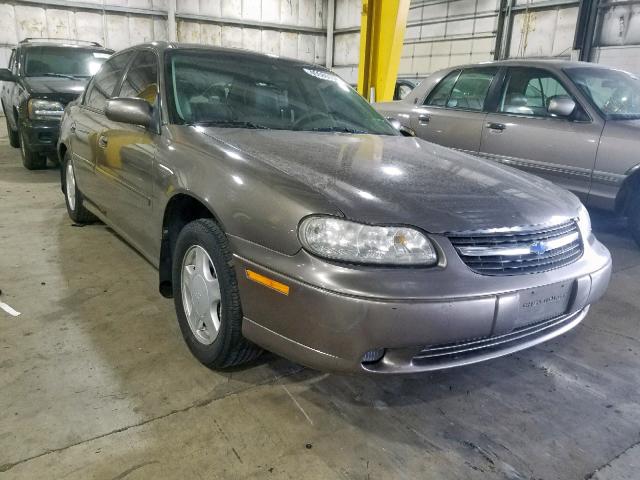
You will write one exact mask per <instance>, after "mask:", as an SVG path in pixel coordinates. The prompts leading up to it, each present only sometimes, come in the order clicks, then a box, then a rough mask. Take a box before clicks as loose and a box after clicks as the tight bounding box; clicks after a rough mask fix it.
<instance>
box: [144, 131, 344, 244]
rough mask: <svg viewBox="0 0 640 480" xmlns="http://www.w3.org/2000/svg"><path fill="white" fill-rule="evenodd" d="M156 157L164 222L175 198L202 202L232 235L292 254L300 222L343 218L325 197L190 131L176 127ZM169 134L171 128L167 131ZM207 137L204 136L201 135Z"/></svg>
mask: <svg viewBox="0 0 640 480" xmlns="http://www.w3.org/2000/svg"><path fill="white" fill-rule="evenodd" d="M171 127H172V128H173V127H175V128H174V129H173V131H171V133H170V134H167V135H165V134H163V135H161V138H163V141H162V142H160V143H161V144H160V145H159V149H158V155H157V157H156V158H157V162H158V163H157V182H156V185H155V188H154V191H155V192H157V205H158V212H157V213H158V215H159V222H160V224H162V217H163V216H164V210H165V208H166V206H167V204H168V203H169V201H170V199H171V198H172V197H173V196H174V195H176V194H184V195H188V196H191V197H193V198H196V199H198V200H199V201H200V202H201V203H202V204H203V205H205V206H206V207H207V209H208V210H209V211H210V212H212V213H213V215H214V216H215V217H216V219H217V220H218V221H219V222H220V224H221V225H222V227H223V229H224V231H225V232H226V233H228V234H230V235H234V236H236V237H240V238H242V239H245V240H248V241H250V242H253V243H256V244H258V245H261V246H264V247H266V248H269V249H271V250H274V251H277V252H280V253H284V254H287V255H293V254H295V253H296V252H298V251H299V250H300V248H301V245H300V242H299V240H298V223H299V222H300V220H301V219H302V218H304V217H305V216H307V215H309V214H312V213H324V214H328V215H341V212H340V211H339V209H337V208H336V207H335V206H333V205H332V204H331V203H330V202H328V201H327V200H326V199H325V198H324V197H323V196H322V195H321V194H319V193H317V192H315V191H313V190H311V189H310V188H308V187H307V186H305V185H302V184H300V183H299V182H298V181H296V180H294V179H292V178H290V177H288V176H287V175H285V174H283V173H282V172H279V171H277V170H275V169H273V168H272V167H269V166H268V165H266V164H265V163H263V162H261V161H259V160H258V159H255V158H253V157H251V156H249V155H247V154H245V153H242V152H238V151H233V150H230V149H229V147H228V146H226V145H225V144H222V143H220V142H218V141H216V140H215V139H212V138H210V137H206V138H198V137H197V136H193V135H192V134H191V132H189V131H188V129H189V127H181V126H171ZM167 130H168V129H167ZM200 137H204V136H200Z"/></svg>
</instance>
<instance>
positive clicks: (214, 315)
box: [181, 245, 221, 345]
mask: <svg viewBox="0 0 640 480" xmlns="http://www.w3.org/2000/svg"><path fill="white" fill-rule="evenodd" d="M181 277H182V278H181V286H182V305H183V306H184V313H185V315H186V317H187V321H188V323H189V327H190V328H191V332H192V333H193V335H194V336H195V337H196V339H197V340H198V342H200V343H202V344H204V345H211V344H212V343H213V342H214V340H215V339H216V337H217V336H218V332H219V330H220V311H221V308H220V302H221V293H220V284H219V282H218V276H217V274H216V269H215V267H214V266H213V262H212V261H211V257H209V254H208V253H207V251H206V250H205V249H204V248H202V247H201V246H199V245H193V246H191V247H189V249H188V250H187V252H186V253H185V254H184V258H183V260H182V270H181Z"/></svg>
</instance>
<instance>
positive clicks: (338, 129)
mask: <svg viewBox="0 0 640 480" xmlns="http://www.w3.org/2000/svg"><path fill="white" fill-rule="evenodd" d="M309 131H310V132H341V133H369V132H367V131H365V130H357V129H355V128H349V127H318V128H312V129H310V130H309Z"/></svg>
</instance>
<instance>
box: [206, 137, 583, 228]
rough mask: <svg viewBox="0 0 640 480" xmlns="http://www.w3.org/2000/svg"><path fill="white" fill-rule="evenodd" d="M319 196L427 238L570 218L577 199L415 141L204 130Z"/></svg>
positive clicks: (364, 218)
mask: <svg viewBox="0 0 640 480" xmlns="http://www.w3.org/2000/svg"><path fill="white" fill-rule="evenodd" d="M202 132H203V133H205V134H206V135H208V136H211V137H214V138H216V139H217V140H222V141H224V142H225V143H227V144H229V145H232V146H234V147H235V148H237V149H239V150H241V151H242V152H244V153H245V154H248V155H250V156H251V157H254V158H255V159H256V160H257V161H261V162H264V163H267V164H268V165H270V166H271V167H273V168H275V169H277V170H279V171H281V172H282V173H284V174H286V175H287V176H289V177H293V178H294V179H296V180H297V181H299V182H301V183H303V184H305V185H306V186H308V187H309V188H311V189H314V190H315V191H317V192H320V193H321V194H322V195H324V196H325V197H326V198H327V200H328V201H330V202H331V203H332V204H334V205H336V206H337V207H338V208H339V209H340V210H341V211H342V212H343V213H344V215H345V216H346V217H347V218H350V219H352V220H356V221H361V222H366V223H374V224H375V223H379V224H407V225H415V226H417V227H420V228H423V229H425V230H426V231H429V232H431V233H444V232H453V231H464V230H478V229H490V228H500V227H512V226H525V225H539V224H544V223H549V222H556V221H558V222H559V221H562V220H566V219H567V218H571V217H575V216H576V215H577V212H578V208H579V205H580V203H579V201H578V199H577V198H576V197H575V196H574V195H573V194H571V193H569V192H568V191H566V190H563V189H561V188H558V187H556V186H554V185H553V184H551V183H550V182H547V181H546V180H542V179H539V178H537V177H534V176H532V175H529V174H525V173H522V172H519V171H517V170H514V169H511V168H509V167H503V166H500V165H497V164H493V163H489V162H488V161H485V160H482V159H479V158H476V157H472V156H470V155H466V154H462V153H459V152H455V151H453V150H450V149H447V148H445V147H441V146H438V145H435V144H432V143H429V142H426V141H424V140H420V139H417V138H409V137H402V136H376V135H353V134H338V133H318V132H292V131H277V130H246V129H220V128H206V129H204V130H202Z"/></svg>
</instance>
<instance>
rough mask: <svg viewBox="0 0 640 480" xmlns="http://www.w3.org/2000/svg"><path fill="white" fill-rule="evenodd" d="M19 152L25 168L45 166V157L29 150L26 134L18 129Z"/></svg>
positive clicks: (31, 168) (40, 168)
mask: <svg viewBox="0 0 640 480" xmlns="http://www.w3.org/2000/svg"><path fill="white" fill-rule="evenodd" d="M20 153H21V154H22V164H23V165H24V166H25V168H26V169H27V170H42V169H43V168H45V167H46V166H47V157H46V156H45V155H42V154H41V153H39V152H34V151H33V150H31V147H30V146H29V141H28V140H27V136H26V135H25V134H24V132H23V131H20Z"/></svg>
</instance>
